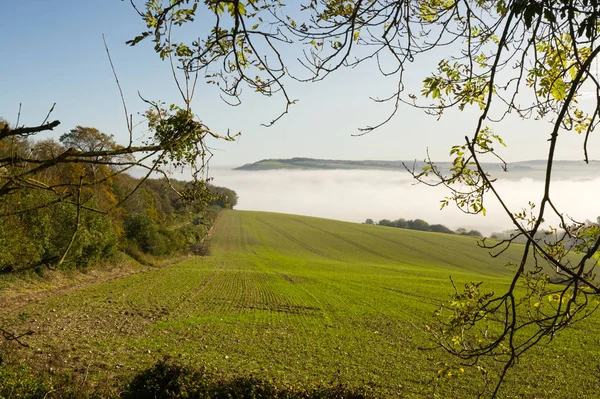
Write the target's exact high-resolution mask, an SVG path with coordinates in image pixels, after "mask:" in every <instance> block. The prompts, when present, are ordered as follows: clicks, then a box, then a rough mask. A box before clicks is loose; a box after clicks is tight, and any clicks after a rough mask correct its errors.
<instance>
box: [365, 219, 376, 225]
mask: <svg viewBox="0 0 600 399" xmlns="http://www.w3.org/2000/svg"><path fill="white" fill-rule="evenodd" d="M364 224H375V222H374V221H373V219H367V220H365V223H364Z"/></svg>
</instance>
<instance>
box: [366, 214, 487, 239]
mask: <svg viewBox="0 0 600 399" xmlns="http://www.w3.org/2000/svg"><path fill="white" fill-rule="evenodd" d="M364 224H373V225H375V224H376V225H379V226H387V227H396V228H399V229H410V230H419V231H431V232H434V233H444V234H458V235H461V236H472V237H483V235H482V234H481V233H480V232H479V231H477V230H467V229H465V228H462V227H460V228H458V229H456V230H452V229H450V228H448V227H446V226H444V225H443V224H439V223H436V224H429V223H427V222H426V221H424V220H423V219H414V220H406V219H403V218H400V219H397V220H389V219H381V220H380V221H379V222H375V221H373V219H367V220H365V222H364Z"/></svg>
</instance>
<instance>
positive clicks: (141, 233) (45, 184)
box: [0, 120, 238, 273]
mask: <svg viewBox="0 0 600 399" xmlns="http://www.w3.org/2000/svg"><path fill="white" fill-rule="evenodd" d="M8 129H9V128H8V123H7V122H5V121H3V120H0V130H4V131H8ZM120 148H122V147H120V146H119V145H117V144H116V143H115V141H114V140H113V137H112V136H110V135H108V134H105V133H102V132H100V131H99V130H98V129H95V128H91V127H83V126H77V127H76V128H74V129H71V130H70V131H69V132H67V133H64V134H63V135H61V136H60V139H59V140H54V139H45V140H33V139H31V138H29V137H27V136H26V135H13V136H10V137H9V138H5V139H4V140H0V161H2V162H0V195H1V198H0V199H1V200H0V273H10V272H16V271H23V270H28V269H33V270H38V271H39V270H41V269H43V268H61V269H74V268H79V269H81V268H85V267H87V266H89V265H90V264H92V263H94V262H96V261H99V260H101V259H106V258H110V257H111V256H113V255H115V254H116V253H117V252H119V251H122V252H125V253H127V254H129V255H130V256H132V257H134V258H135V259H137V260H138V261H141V262H142V263H151V262H152V259H153V257H161V256H167V255H174V254H182V253H189V252H195V253H198V254H202V253H204V252H206V249H205V248H204V247H203V246H202V240H203V238H204V236H205V235H206V233H207V231H208V229H209V228H210V226H211V225H212V223H213V221H214V220H215V218H216V217H217V215H218V212H219V210H220V209H221V208H233V207H234V206H235V205H236V204H237V199H238V197H237V194H236V193H235V191H233V190H230V189H228V188H225V187H216V186H213V185H211V184H210V183H208V182H205V183H206V184H204V185H202V186H200V187H198V186H195V185H194V184H193V183H190V182H184V181H178V180H175V179H169V178H168V177H167V176H166V175H165V177H163V178H160V179H155V178H150V177H149V175H146V177H143V178H136V177H133V176H132V175H131V174H129V173H126V172H130V171H131V170H132V169H127V168H126V167H123V166H122V165H131V164H134V163H136V164H137V165H138V166H139V167H141V166H143V165H144V164H143V163H140V162H139V161H138V160H133V155H132V154H121V155H114V156H108V155H105V154H107V152H109V151H113V152H114V151H119V149H120ZM70 151H71V152H74V151H79V152H82V153H83V152H86V153H95V154H96V155H95V156H94V157H91V158H88V159H78V158H74V159H72V160H71V161H68V162H56V163H51V164H50V165H48V164H47V162H48V160H52V159H57V154H65V153H69V152H70ZM59 156H60V155H59ZM20 159H27V162H20V161H19V160H20ZM59 159H60V158H59ZM43 162H46V164H44V163H43ZM39 165H45V166H46V167H44V168H40V167H39ZM142 169H143V168H142ZM30 171H31V173H29V174H27V173H28V172H30ZM142 183H143V184H142ZM198 190H201V191H203V192H202V193H197V192H194V191H198Z"/></svg>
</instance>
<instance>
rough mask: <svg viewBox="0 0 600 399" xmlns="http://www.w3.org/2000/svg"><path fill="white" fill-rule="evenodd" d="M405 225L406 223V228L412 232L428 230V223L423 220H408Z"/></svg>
mask: <svg viewBox="0 0 600 399" xmlns="http://www.w3.org/2000/svg"><path fill="white" fill-rule="evenodd" d="M407 223H408V228H409V229H412V230H421V231H427V230H429V223H427V222H426V221H424V220H423V219H415V220H409V221H407Z"/></svg>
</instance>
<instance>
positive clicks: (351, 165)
mask: <svg viewBox="0 0 600 399" xmlns="http://www.w3.org/2000/svg"><path fill="white" fill-rule="evenodd" d="M436 164H437V165H438V167H440V169H448V168H450V165H451V164H450V163H449V162H439V163H436ZM404 165H406V166H407V167H409V168H410V169H412V168H413V166H414V168H415V170H420V169H421V168H422V167H423V166H424V165H425V163H424V162H423V161H374V160H364V161H351V160H336V159H315V158H288V159H263V160H260V161H258V162H254V163H249V164H246V165H243V166H239V167H237V168H235V170H246V171H261V170H281V169H287V170H332V169H342V170H344V169H345V170H402V171H403V170H405V168H404ZM483 166H484V167H485V168H486V170H488V171H490V172H500V171H502V164H500V163H484V164H483ZM545 168H546V161H545V160H532V161H522V162H513V163H510V164H508V171H509V172H513V173H512V175H513V176H511V177H532V178H539V177H543V174H544V173H545ZM554 171H555V172H556V173H557V174H559V175H561V176H562V177H567V175H569V176H573V175H575V177H577V178H589V177H599V176H600V161H590V163H589V164H586V163H585V162H583V161H555V162H554Z"/></svg>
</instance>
